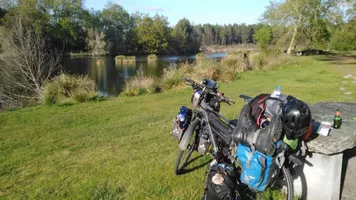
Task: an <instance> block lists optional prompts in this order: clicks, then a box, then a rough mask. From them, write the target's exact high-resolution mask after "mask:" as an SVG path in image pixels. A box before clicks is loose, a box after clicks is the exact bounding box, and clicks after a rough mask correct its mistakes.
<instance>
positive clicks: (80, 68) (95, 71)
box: [63, 53, 226, 96]
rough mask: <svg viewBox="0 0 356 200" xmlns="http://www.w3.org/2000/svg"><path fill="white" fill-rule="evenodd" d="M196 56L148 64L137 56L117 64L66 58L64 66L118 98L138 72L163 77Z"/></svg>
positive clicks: (98, 59)
mask: <svg viewBox="0 0 356 200" xmlns="http://www.w3.org/2000/svg"><path fill="white" fill-rule="evenodd" d="M225 55H226V54H225V53H215V54H210V55H208V57H211V58H214V59H219V58H221V57H223V56H225ZM194 59H195V56H160V57H159V58H158V61H157V62H147V59H146V57H144V56H137V57H136V62H135V63H122V62H115V58H114V57H84V58H65V59H64V60H63V66H64V69H65V71H67V72H68V73H70V74H77V75H88V76H89V77H90V78H91V79H93V80H94V81H95V82H96V84H97V87H98V90H99V92H100V93H101V94H102V95H109V96H116V95H118V94H119V93H120V92H121V91H122V89H123V87H124V83H125V80H126V79H128V78H130V77H132V76H135V75H136V74H137V73H138V72H140V73H142V74H143V75H145V76H155V77H160V76H162V72H163V69H164V68H167V67H169V66H176V65H177V64H178V63H180V62H186V61H188V62H191V61H193V60H194Z"/></svg>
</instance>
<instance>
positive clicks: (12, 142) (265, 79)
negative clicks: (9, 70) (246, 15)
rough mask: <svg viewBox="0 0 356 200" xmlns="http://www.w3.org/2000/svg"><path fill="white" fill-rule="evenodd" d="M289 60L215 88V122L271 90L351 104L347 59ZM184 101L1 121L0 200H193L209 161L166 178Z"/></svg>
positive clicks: (78, 108) (121, 103) (115, 103)
mask: <svg viewBox="0 0 356 200" xmlns="http://www.w3.org/2000/svg"><path fill="white" fill-rule="evenodd" d="M295 59H296V60H297V62H298V64H293V65H286V64H282V65H279V66H276V67H274V68H273V69H272V70H252V71H247V72H244V73H242V74H241V77H240V78H239V79H237V80H234V81H232V82H230V83H219V85H220V88H219V91H222V92H224V93H225V95H227V96H229V97H231V99H233V100H236V102H237V103H236V104H234V105H232V106H228V105H225V104H224V105H222V108H221V113H222V115H224V116H226V117H227V118H229V119H232V118H234V117H236V115H238V113H239V112H240V110H241V108H242V106H243V104H244V102H243V100H242V99H238V95H239V94H246V95H250V96H255V95H257V94H259V93H266V92H267V93H268V92H272V91H273V89H274V88H275V87H276V86H277V85H280V86H281V87H282V92H283V93H285V94H290V95H293V96H296V97H298V98H299V99H301V100H303V101H305V102H307V103H309V104H312V103H317V102H320V101H332V102H356V93H355V92H354V91H356V84H355V83H352V81H353V80H350V78H349V79H344V78H343V76H345V75H347V74H349V73H351V72H350V69H351V68H352V69H355V62H354V58H353V57H351V56H350V57H349V58H348V59H349V64H347V63H344V61H345V60H346V59H347V57H343V56H324V55H319V56H315V57H296V58H295ZM335 61H337V62H336V63H335ZM340 62H341V64H339V63H340ZM348 65H350V66H348ZM339 71H340V73H339ZM355 72H356V71H353V75H354V76H356V73H355ZM351 79H352V78H351ZM344 81H347V83H344ZM340 87H343V88H345V91H342V90H340V89H339V88H340ZM346 91H353V92H354V93H352V94H349V93H347V94H348V95H346V94H345V92H346ZM191 94H192V89H191V88H188V87H187V88H181V89H177V90H169V91H167V92H165V93H158V94H152V95H143V96H135V97H118V98H111V99H109V100H107V101H101V102H87V103H81V104H73V105H70V104H69V105H68V104H64V105H55V106H43V105H40V106H33V107H28V108H24V109H19V110H15V111H9V112H2V113H0V124H1V126H0V149H1V154H0V161H1V162H0V174H1V176H0V199H22V198H28V199H104V198H107V197H112V198H113V199H145V198H150V199H199V198H201V196H202V194H203V192H204V181H205V178H206V177H205V172H206V165H205V164H207V163H208V162H209V157H207V156H204V157H199V154H198V153H194V154H193V155H192V156H193V157H194V158H196V157H197V158H196V159H195V160H194V162H191V163H190V164H189V165H188V166H187V169H192V168H195V170H191V171H190V172H189V173H186V174H184V175H181V176H176V175H175V174H174V172H173V166H174V163H175V159H176V157H177V154H178V145H177V141H176V140H175V139H174V138H172V136H171V135H170V131H171V128H172V127H171V126H172V121H173V117H174V116H175V115H176V114H177V113H178V111H179V106H181V105H186V106H190V105H191V102H190V97H191ZM330 114H333V113H330Z"/></svg>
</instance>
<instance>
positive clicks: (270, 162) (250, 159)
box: [236, 144, 280, 191]
mask: <svg viewBox="0 0 356 200" xmlns="http://www.w3.org/2000/svg"><path fill="white" fill-rule="evenodd" d="M236 156H237V158H238V159H239V161H240V164H241V169H242V170H241V176H240V179H241V182H242V183H245V184H246V185H248V186H250V187H251V188H253V189H255V190H257V191H264V190H265V189H266V188H267V186H268V185H269V184H270V183H271V180H273V179H274V178H275V177H276V175H277V174H278V170H279V169H280V167H279V165H278V164H277V162H276V161H275V158H274V157H271V156H267V155H265V154H263V153H260V152H258V151H255V150H254V148H253V147H252V148H250V147H248V146H245V145H243V144H239V145H238V147H237V152H236Z"/></svg>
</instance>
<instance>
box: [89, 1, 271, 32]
mask: <svg viewBox="0 0 356 200" xmlns="http://www.w3.org/2000/svg"><path fill="white" fill-rule="evenodd" d="M107 2H108V0H85V7H86V8H93V9H95V10H101V9H103V7H105V5H106V4H107ZM111 2H113V3H117V4H119V5H121V6H122V7H124V8H125V9H126V10H127V11H128V12H129V13H130V14H131V13H134V12H136V11H140V12H142V13H149V14H150V15H151V16H153V15H154V14H156V13H159V14H161V15H164V16H167V17H168V21H169V23H170V25H172V26H174V25H175V24H176V23H177V21H178V20H179V19H182V18H183V17H185V18H187V19H189V20H190V21H191V22H193V23H195V24H199V23H202V24H203V23H211V24H229V23H230V24H233V23H238V24H240V23H246V24H253V23H256V22H258V19H259V17H260V16H261V14H262V13H263V11H264V10H265V7H266V6H267V5H268V4H269V0H111Z"/></svg>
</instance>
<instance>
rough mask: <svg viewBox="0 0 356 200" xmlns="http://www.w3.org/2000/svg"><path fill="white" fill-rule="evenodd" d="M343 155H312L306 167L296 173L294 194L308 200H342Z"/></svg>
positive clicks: (298, 169) (307, 158) (307, 159)
mask: <svg viewBox="0 0 356 200" xmlns="http://www.w3.org/2000/svg"><path fill="white" fill-rule="evenodd" d="M342 157H343V156H342V153H340V154H335V155H323V154H318V153H312V156H311V157H308V156H307V157H306V162H307V163H310V164H311V165H312V166H309V165H308V164H304V166H299V167H298V168H297V169H296V170H295V172H294V193H295V195H298V196H300V197H301V198H302V199H308V200H338V199H340V181H341V169H342Z"/></svg>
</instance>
